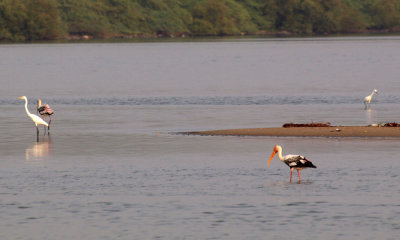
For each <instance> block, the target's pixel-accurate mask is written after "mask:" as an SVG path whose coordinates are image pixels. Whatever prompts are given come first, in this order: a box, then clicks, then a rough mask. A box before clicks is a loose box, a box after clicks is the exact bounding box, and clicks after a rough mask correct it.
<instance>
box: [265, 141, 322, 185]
mask: <svg viewBox="0 0 400 240" xmlns="http://www.w3.org/2000/svg"><path fill="white" fill-rule="evenodd" d="M276 153H278V157H279V160H281V161H282V162H284V163H285V164H286V165H288V166H289V167H290V182H292V173H293V170H295V169H296V170H297V173H298V175H299V182H300V181H301V177H300V170H303V169H304V168H317V167H316V166H315V165H314V164H313V163H312V162H311V161H309V160H308V159H307V158H305V157H304V156H301V155H292V154H289V155H286V156H282V147H281V146H279V145H275V147H274V150H273V152H272V155H271V157H270V158H269V161H268V166H269V164H270V162H271V160H272V158H274V156H275V154H276Z"/></svg>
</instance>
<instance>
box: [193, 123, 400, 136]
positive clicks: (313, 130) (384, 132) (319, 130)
mask: <svg viewBox="0 0 400 240" xmlns="http://www.w3.org/2000/svg"><path fill="white" fill-rule="evenodd" d="M185 134H193V135H222V136H276V137H289V136H293V137H400V127H370V126H334V127H294V128H283V127H277V128H243V129H227V130H213V131H198V132H186V133H185Z"/></svg>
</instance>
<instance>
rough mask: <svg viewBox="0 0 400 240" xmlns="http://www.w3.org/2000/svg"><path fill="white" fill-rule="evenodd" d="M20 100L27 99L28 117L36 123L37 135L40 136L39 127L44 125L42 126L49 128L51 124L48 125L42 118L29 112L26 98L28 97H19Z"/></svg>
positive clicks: (26, 109)
mask: <svg viewBox="0 0 400 240" xmlns="http://www.w3.org/2000/svg"><path fill="white" fill-rule="evenodd" d="M18 98H19V99H25V111H26V114H27V115H28V117H30V118H31V119H32V121H33V122H34V123H35V125H36V133H37V135H39V128H38V125H39V124H42V125H45V126H47V127H48V126H49V124H48V123H47V122H45V121H44V120H43V119H42V118H41V117H39V116H37V115H35V114H32V113H30V112H29V110H28V99H27V98H26V96H22V97H18Z"/></svg>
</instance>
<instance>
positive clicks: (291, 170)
mask: <svg viewBox="0 0 400 240" xmlns="http://www.w3.org/2000/svg"><path fill="white" fill-rule="evenodd" d="M292 173H293V169H290V182H292Z"/></svg>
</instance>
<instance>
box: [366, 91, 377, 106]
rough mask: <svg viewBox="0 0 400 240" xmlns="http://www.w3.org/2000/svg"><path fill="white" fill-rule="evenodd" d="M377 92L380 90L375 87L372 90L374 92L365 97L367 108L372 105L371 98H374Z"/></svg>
mask: <svg viewBox="0 0 400 240" xmlns="http://www.w3.org/2000/svg"><path fill="white" fill-rule="evenodd" d="M375 93H376V94H378V90H376V89H374V91H372V93H371V94H370V95H368V96H366V97H365V98H364V105H365V109H368V108H370V107H371V100H372V97H373V96H374V95H375Z"/></svg>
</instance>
